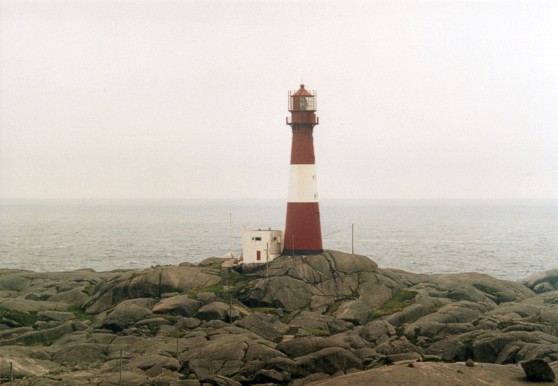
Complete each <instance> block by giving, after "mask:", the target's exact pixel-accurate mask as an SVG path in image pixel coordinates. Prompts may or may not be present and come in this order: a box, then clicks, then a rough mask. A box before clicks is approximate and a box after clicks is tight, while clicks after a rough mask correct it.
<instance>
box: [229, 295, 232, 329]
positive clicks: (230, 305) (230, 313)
mask: <svg viewBox="0 0 558 386" xmlns="http://www.w3.org/2000/svg"><path fill="white" fill-rule="evenodd" d="M229 299H230V303H229V325H230V326H232V294H229Z"/></svg>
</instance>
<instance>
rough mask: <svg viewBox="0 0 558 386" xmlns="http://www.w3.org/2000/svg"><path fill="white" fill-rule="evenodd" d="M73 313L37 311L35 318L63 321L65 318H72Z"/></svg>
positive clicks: (73, 316)
mask: <svg viewBox="0 0 558 386" xmlns="http://www.w3.org/2000/svg"><path fill="white" fill-rule="evenodd" d="M74 318H75V315H74V314H73V313H71V312H61V311H39V312H37V319H38V320H43V321H49V320H54V321H57V322H65V321H66V320H70V319H74Z"/></svg>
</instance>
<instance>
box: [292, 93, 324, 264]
mask: <svg viewBox="0 0 558 386" xmlns="http://www.w3.org/2000/svg"><path fill="white" fill-rule="evenodd" d="M316 107H317V99H316V92H315V91H314V93H310V92H308V91H307V90H306V89H305V88H304V85H303V84H301V85H300V88H299V89H298V91H296V92H294V91H289V111H290V112H291V120H290V121H289V118H287V125H290V126H291V127H292V131H293V142H292V147H291V175H290V180H289V199H288V203H287V224H286V227H285V240H284V248H283V254H284V255H312V254H319V253H322V252H323V247H322V229H321V226H320V208H319V205H318V190H317V184H316V167H315V158H314V137H313V135H312V133H313V131H314V126H315V125H317V124H318V123H319V119H318V117H316Z"/></svg>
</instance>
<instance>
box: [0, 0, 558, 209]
mask: <svg viewBox="0 0 558 386" xmlns="http://www.w3.org/2000/svg"><path fill="white" fill-rule="evenodd" d="M301 81H304V83H305V85H306V87H307V88H308V89H311V90H313V89H315V90H317V92H318V116H319V117H320V125H319V126H317V127H316V128H315V130H314V138H315V139H314V141H315V148H316V167H317V172H318V190H319V192H320V197H321V198H322V199H326V198H555V199H556V198H558V2H557V1H538V0H533V1H393V0H387V1H347V0H343V1H341V0H339V1H262V0H255V1H231V0H225V1H182V0H180V1H178V0H177V1H115V0H107V1H85V0H84V1H74V0H70V1H56V0H51V1H25V0H0V197H47V198H260V197H270V198H285V197H286V195H287V191H288V186H287V184H288V173H289V159H290V144H291V142H290V141H291V133H290V128H289V127H288V126H286V125H285V117H286V116H287V115H288V111H287V92H288V90H289V89H294V90H296V89H297V88H298V87H299V84H300V83H301Z"/></svg>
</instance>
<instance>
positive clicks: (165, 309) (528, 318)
mask: <svg viewBox="0 0 558 386" xmlns="http://www.w3.org/2000/svg"><path fill="white" fill-rule="evenodd" d="M225 262H226V265H223V263H225ZM230 265H231V264H230V260H226V259H217V258H211V259H208V260H206V261H204V262H203V264H201V265H199V266H191V265H188V264H184V265H181V266H177V267H155V268H151V269H144V270H137V271H131V270H130V271H116V272H106V273H96V272H93V271H91V270H79V271H74V272H68V273H35V272H29V271H18V270H0V377H6V374H7V373H6V371H8V370H9V363H10V362H11V363H12V365H13V374H14V376H15V377H16V378H17V379H16V380H15V381H14V382H13V384H14V385H47V386H48V385H51V384H52V385H55V384H68V385H87V384H91V385H105V384H106V385H108V384H118V383H119V377H120V372H122V374H123V375H122V376H123V379H124V380H125V382H124V384H126V382H127V383H128V384H134V385H196V386H199V385H202V384H207V385H251V384H282V385H286V384H292V385H303V384H312V383H314V384H316V385H317V384H324V385H327V384H343V383H345V382H348V383H349V384H353V383H354V384H355V385H358V384H378V385H382V384H393V382H396V383H397V382H399V383H400V384H402V385H405V384H413V385H414V384H418V385H420V384H428V385H434V384H444V385H445V384H458V383H459V384H479V385H482V384H489V382H492V381H494V382H496V383H495V384H498V383H497V382H500V384H506V385H508V384H509V385H513V384H514V383H513V382H515V381H514V380H517V379H518V377H520V376H521V374H518V373H517V372H518V371H520V372H521V371H522V368H521V366H515V365H516V364H518V363H522V362H525V363H529V362H530V361H534V362H533V363H535V364H536V363H539V364H540V361H539V362H537V360H543V361H544V362H545V363H547V362H548V363H550V365H551V367H552V366H554V367H555V364H556V363H558V291H557V290H555V287H554V286H555V284H556V281H555V280H554V277H555V273H554V272H552V271H550V272H547V273H544V274H542V275H539V276H537V277H536V278H531V279H528V280H527V279H526V280H525V281H524V282H523V283H516V282H510V281H505V280H498V279H494V278H492V277H489V276H487V275H482V274H476V273H464V274H443V275H424V274H420V275H418V274H413V273H409V272H403V271H398V270H390V269H380V268H378V266H377V265H376V264H375V263H374V262H372V261H371V260H369V259H367V258H366V257H364V256H358V255H355V256H353V255H350V254H345V253H340V252H333V251H326V252H325V253H323V254H321V255H315V256H298V257H294V258H292V257H281V258H278V259H276V260H274V261H273V262H271V263H270V264H269V266H268V267H267V269H265V267H263V266H250V267H237V268H235V269H232V268H231V266H230ZM467 360H468V361H469V363H471V364H473V366H472V367H467V366H465V365H464V362H465V361H467ZM440 361H449V362H453V361H457V362H459V363H438V362H440ZM403 364H404V365H403ZM409 364H411V366H409ZM386 365H389V366H386ZM510 365H511V366H510ZM526 371H527V370H526ZM537 372H538V373H541V371H539V370H537ZM433 374H435V375H433ZM24 377H25V379H24ZM328 382H329V383H328ZM332 382H333V383H332ZM359 382H360V383H359ZM405 382H409V383H405ZM421 382H425V383H421ZM437 382H438V383H437ZM483 382H484V383H483ZM493 384H494V383H493Z"/></svg>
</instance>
